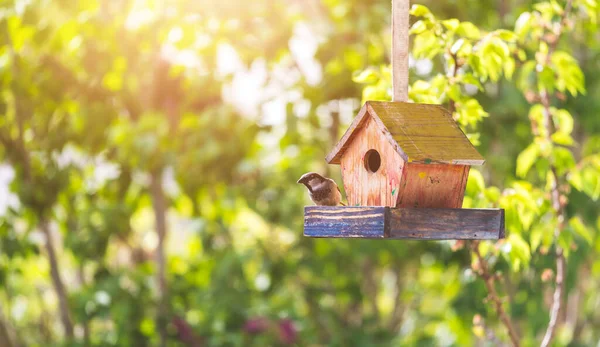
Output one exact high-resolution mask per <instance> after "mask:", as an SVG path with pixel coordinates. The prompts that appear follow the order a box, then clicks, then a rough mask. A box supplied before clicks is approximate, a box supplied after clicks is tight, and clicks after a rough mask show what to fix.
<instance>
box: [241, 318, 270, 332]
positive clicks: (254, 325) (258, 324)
mask: <svg viewBox="0 0 600 347" xmlns="http://www.w3.org/2000/svg"><path fill="white" fill-rule="evenodd" d="M268 328H269V320H268V319H266V318H265V317H255V318H252V319H249V320H247V321H246V324H244V331H245V332H246V333H248V334H260V333H263V332H265V331H266V330H267V329H268Z"/></svg>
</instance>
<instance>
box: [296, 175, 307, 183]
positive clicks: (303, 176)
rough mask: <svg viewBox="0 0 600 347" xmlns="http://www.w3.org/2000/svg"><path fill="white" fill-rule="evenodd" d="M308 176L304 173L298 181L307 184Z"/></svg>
mask: <svg viewBox="0 0 600 347" xmlns="http://www.w3.org/2000/svg"><path fill="white" fill-rule="evenodd" d="M307 178H308V177H306V175H302V177H300V179H299V180H298V182H296V183H300V184H305V183H306V179H307Z"/></svg>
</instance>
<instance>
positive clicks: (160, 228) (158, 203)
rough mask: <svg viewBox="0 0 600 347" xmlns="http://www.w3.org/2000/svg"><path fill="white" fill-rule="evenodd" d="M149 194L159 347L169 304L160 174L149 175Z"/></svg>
mask: <svg viewBox="0 0 600 347" xmlns="http://www.w3.org/2000/svg"><path fill="white" fill-rule="evenodd" d="M150 194H151V195H152V207H153V208H154V216H155V222H156V234H157V236H158V244H157V246H156V252H155V257H156V267H157V273H156V282H157V287H158V312H157V317H156V324H157V326H158V331H159V334H160V345H161V346H163V347H165V346H166V345H167V334H168V333H167V323H168V317H169V302H168V298H167V291H168V290H167V276H166V259H165V239H166V237H167V222H166V211H167V206H166V203H165V194H164V191H163V187H162V172H161V170H157V171H156V172H153V173H152V174H151V182H150Z"/></svg>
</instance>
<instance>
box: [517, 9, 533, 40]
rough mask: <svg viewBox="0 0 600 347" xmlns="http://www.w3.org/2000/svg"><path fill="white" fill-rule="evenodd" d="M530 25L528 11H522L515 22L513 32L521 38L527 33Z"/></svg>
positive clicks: (530, 19) (530, 20)
mask: <svg viewBox="0 0 600 347" xmlns="http://www.w3.org/2000/svg"><path fill="white" fill-rule="evenodd" d="M531 25H532V16H531V13H529V12H523V13H521V15H520V16H519V18H517V21H516V22H515V34H516V35H518V36H519V37H521V38H524V37H525V35H527V34H528V33H529V30H530V29H531Z"/></svg>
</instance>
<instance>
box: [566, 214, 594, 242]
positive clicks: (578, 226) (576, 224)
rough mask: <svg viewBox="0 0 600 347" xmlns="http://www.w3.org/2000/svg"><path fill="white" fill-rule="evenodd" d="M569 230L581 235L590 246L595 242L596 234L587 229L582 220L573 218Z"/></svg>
mask: <svg viewBox="0 0 600 347" xmlns="http://www.w3.org/2000/svg"><path fill="white" fill-rule="evenodd" d="M569 228H570V229H571V231H572V232H573V233H574V234H575V235H579V236H580V237H581V238H583V239H584V240H585V241H586V242H587V243H588V244H590V245H591V244H592V243H593V241H594V233H593V231H592V230H591V229H590V228H589V227H587V226H586V225H585V224H584V223H583V221H582V220H581V218H579V217H573V218H571V219H570V220H569Z"/></svg>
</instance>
